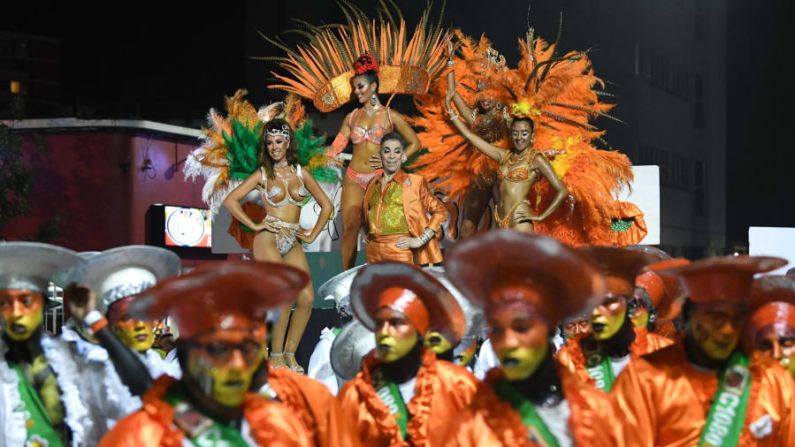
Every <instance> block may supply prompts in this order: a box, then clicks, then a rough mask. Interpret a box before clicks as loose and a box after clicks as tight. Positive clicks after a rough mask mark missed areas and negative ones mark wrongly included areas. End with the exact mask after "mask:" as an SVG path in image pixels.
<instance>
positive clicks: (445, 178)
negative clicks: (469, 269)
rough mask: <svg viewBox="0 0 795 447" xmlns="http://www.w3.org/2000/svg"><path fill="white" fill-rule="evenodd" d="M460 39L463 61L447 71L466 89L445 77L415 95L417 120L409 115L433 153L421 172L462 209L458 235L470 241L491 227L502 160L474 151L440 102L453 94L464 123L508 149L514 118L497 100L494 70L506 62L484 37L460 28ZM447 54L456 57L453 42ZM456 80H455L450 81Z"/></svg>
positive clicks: (423, 161)
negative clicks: (491, 209) (490, 211)
mask: <svg viewBox="0 0 795 447" xmlns="http://www.w3.org/2000/svg"><path fill="white" fill-rule="evenodd" d="M452 33H453V36H454V38H456V39H457V41H458V51H457V54H458V57H457V58H455V60H456V61H457V62H458V63H455V62H454V61H453V59H452V58H451V59H450V60H449V61H448V68H449V69H450V70H451V73H455V75H454V76H455V78H456V79H459V80H460V85H461V86H462V89H460V90H458V89H456V88H455V84H454V83H453V84H449V83H448V81H447V80H445V79H443V78H440V79H438V80H437V81H436V82H434V83H433V84H432V85H431V90H430V92H429V93H428V94H427V95H419V96H417V97H416V100H415V104H416V106H417V110H418V111H419V115H418V116H412V117H410V118H409V119H410V121H411V123H412V124H413V125H415V126H419V127H421V128H422V130H421V131H420V132H418V133H417V135H418V136H419V138H420V142H421V143H422V145H423V146H424V147H426V148H427V149H428V151H427V153H424V154H422V155H421V156H420V157H419V158H418V159H417V165H418V168H417V169H418V173H420V174H422V175H423V176H424V177H425V178H426V179H428V181H429V182H432V185H433V188H434V189H435V190H438V191H441V192H443V193H444V194H445V197H446V199H447V201H448V203H456V204H458V205H459V206H460V208H461V213H462V217H461V227H460V232H459V235H460V237H462V238H465V237H469V236H471V235H472V234H474V232H475V231H477V230H478V229H479V228H488V227H489V226H490V224H491V219H490V216H489V218H488V219H485V220H486V222H485V225H481V223H482V222H483V221H484V218H483V216H484V214H485V213H486V211H487V210H488V209H489V205H490V203H491V201H492V192H493V189H494V183H495V181H496V179H497V167H498V165H497V162H496V161H495V160H492V159H491V158H489V157H487V156H486V155H484V154H482V153H481V152H479V151H478V150H477V149H474V148H472V147H471V145H470V144H469V143H468V142H467V140H466V139H464V137H462V136H461V135H460V134H459V133H458V132H457V131H456V130H455V128H453V127H452V125H451V124H450V123H449V121H448V120H447V119H446V114H445V111H444V109H443V108H442V104H441V99H442V98H444V97H445V95H446V94H447V92H448V91H450V90H453V91H455V94H454V96H453V103H454V104H455V106H456V108H457V109H458V110H459V111H460V112H461V119H463V120H464V122H465V123H466V125H467V126H468V127H469V128H470V129H472V131H473V132H474V133H475V134H476V135H478V136H480V137H481V138H483V139H484V140H485V141H487V142H489V143H491V144H494V145H497V146H499V147H502V148H505V149H507V148H508V147H510V141H509V138H508V133H509V130H508V123H509V118H510V116H509V114H508V109H507V104H505V103H504V102H501V101H499V100H495V98H496V97H498V96H499V95H498V94H497V92H495V91H494V90H495V88H498V85H496V84H495V83H494V82H493V81H492V79H493V76H491V75H490V73H491V72H499V71H504V70H507V67H506V66H505V58H504V57H503V56H502V55H500V54H499V52H497V51H496V50H495V49H494V48H492V46H491V42H490V41H489V39H488V38H487V37H486V36H485V35H483V36H481V37H480V40H479V41H477V42H475V41H474V40H473V39H471V38H469V37H467V36H465V35H464V34H463V33H462V32H461V31H460V30H453V32H452ZM448 54H449V55H451V56H452V55H453V48H452V43H451V42H448ZM450 79H452V78H450Z"/></svg>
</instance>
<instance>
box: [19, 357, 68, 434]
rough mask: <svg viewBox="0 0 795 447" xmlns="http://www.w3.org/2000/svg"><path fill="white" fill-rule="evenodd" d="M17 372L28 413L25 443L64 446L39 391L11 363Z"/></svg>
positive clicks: (21, 395)
mask: <svg viewBox="0 0 795 447" xmlns="http://www.w3.org/2000/svg"><path fill="white" fill-rule="evenodd" d="M9 366H11V367H12V368H13V369H14V371H15V372H16V373H17V378H18V379H19V385H18V386H17V387H18V389H19V396H20V398H21V399H22V404H23V405H24V406H25V412H26V413H27V415H28V420H27V421H26V423H25V426H26V428H27V437H26V443H25V445H29V444H30V445H36V444H39V445H42V446H49V447H56V446H58V447H63V441H62V440H61V437H60V436H58V432H57V431H56V430H55V428H54V427H53V426H52V422H50V417H49V416H47V411H46V410H45V409H44V403H43V402H42V401H41V398H40V397H39V393H37V392H36V390H35V389H34V388H33V386H32V385H31V384H30V382H28V379H27V378H26V377H25V374H24V373H23V372H22V370H21V369H20V368H19V366H17V365H9Z"/></svg>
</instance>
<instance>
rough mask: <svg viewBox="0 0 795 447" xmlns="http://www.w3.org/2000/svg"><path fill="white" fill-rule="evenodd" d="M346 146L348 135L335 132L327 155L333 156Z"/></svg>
mask: <svg viewBox="0 0 795 447" xmlns="http://www.w3.org/2000/svg"><path fill="white" fill-rule="evenodd" d="M346 147H348V137H346V136H345V135H343V134H342V132H340V133H338V134H337V137H336V138H334V142H333V143H331V146H329V150H328V156H329V157H331V158H334V157H336V156H337V155H339V154H341V153H342V151H344V150H345V148H346Z"/></svg>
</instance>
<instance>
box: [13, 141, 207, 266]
mask: <svg viewBox="0 0 795 447" xmlns="http://www.w3.org/2000/svg"><path fill="white" fill-rule="evenodd" d="M21 136H22V140H23V144H24V153H25V159H26V162H27V164H28V166H29V167H30V168H31V169H33V170H34V172H35V177H34V180H33V188H32V191H31V195H30V203H31V208H30V212H28V213H27V214H26V215H25V216H23V217H19V218H17V219H14V220H12V221H11V222H10V223H9V225H7V226H6V227H5V228H2V229H0V236H2V237H4V238H6V239H8V240H29V239H33V237H34V235H35V233H36V231H37V229H38V228H39V227H40V225H41V224H42V223H44V222H47V221H48V220H49V221H51V220H52V219H56V218H57V219H59V221H60V225H59V229H60V231H59V232H58V237H57V238H56V239H55V240H53V241H51V242H52V243H55V244H58V245H63V246H65V247H69V248H71V249H74V250H78V251H87V250H105V249H108V248H111V247H116V246H119V245H127V244H143V243H144V242H145V215H146V210H147V209H148V208H149V206H150V205H151V204H153V203H165V204H174V205H185V206H196V207H203V206H204V205H203V203H202V202H201V187H202V183H201V182H197V183H195V184H193V183H188V182H185V181H184V177H183V175H182V168H183V166H184V160H185V157H186V156H187V155H188V153H189V152H190V151H191V150H192V149H193V148H194V144H191V142H190V140H186V138H184V137H183V138H181V139H180V141H181V142H180V143H175V142H174V141H169V140H168V139H166V137H164V136H162V135H158V134H142V133H140V132H138V134H137V135H136V133H134V132H131V131H124V130H118V131H106V130H105V131H82V132H75V131H60V132H57V133H56V132H41V131H38V132H26V133H23V134H21ZM195 144H198V141H197V142H196V143H195ZM147 157H148V158H149V159H150V160H151V162H152V163H151V168H150V169H148V170H142V167H143V166H144V161H145V160H146V158H147ZM177 163H179V165H178V166H175V165H176V164H177ZM197 263H198V262H195V261H187V262H186V263H185V264H186V265H195V264H197Z"/></svg>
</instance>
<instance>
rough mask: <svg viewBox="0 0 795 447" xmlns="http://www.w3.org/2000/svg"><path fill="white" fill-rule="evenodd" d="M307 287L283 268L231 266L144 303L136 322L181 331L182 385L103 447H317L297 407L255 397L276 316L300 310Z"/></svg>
mask: <svg viewBox="0 0 795 447" xmlns="http://www.w3.org/2000/svg"><path fill="white" fill-rule="evenodd" d="M308 280H309V278H308V277H307V275H306V273H303V272H301V271H299V270H297V269H294V268H292V267H289V266H286V265H284V264H271V263H251V262H245V263H242V262H234V263H232V262H228V263H225V264H223V265H221V266H216V265H212V266H209V267H205V268H201V267H200V268H198V269H197V270H195V271H193V272H191V273H189V274H187V275H184V276H181V277H176V278H172V279H169V280H166V281H163V282H161V283H159V284H157V285H156V286H155V287H153V288H151V289H149V290H147V291H145V292H144V293H142V294H141V295H139V296H138V298H137V299H136V300H135V301H134V302H133V303H132V304H131V305H130V313H131V314H132V315H133V316H135V317H136V318H142V319H144V318H145V319H156V318H163V317H165V316H166V315H170V316H171V317H172V318H173V319H174V321H175V323H176V325H177V327H178V328H179V332H180V338H179V341H178V342H177V348H176V349H177V353H178V357H179V359H180V363H181V365H182V368H183V377H182V379H181V380H179V381H177V380H175V379H172V378H171V377H169V376H162V377H161V378H160V379H158V380H157V381H156V382H155V383H154V385H153V386H152V388H151V389H150V390H149V391H148V392H147V393H146V394H145V395H144V397H143V401H144V407H143V408H142V409H141V410H139V411H137V412H135V413H133V414H131V415H129V416H127V417H126V418H124V419H122V420H121V421H119V423H118V424H117V425H116V426H115V427H114V428H113V429H112V430H111V431H110V432H108V434H107V435H106V436H105V438H103V440H102V442H101V444H100V445H101V446H114V447H115V446H142V445H146V446H166V445H168V446H173V445H182V444H183V442H184V441H188V440H189V441H191V442H192V443H193V444H196V445H204V444H203V443H205V442H209V443H221V442H224V441H225V442H227V443H229V445H261V446H266V445H274V444H276V443H279V445H284V446H310V445H314V443H313V441H312V439H311V437H310V434H309V433H308V431H307V429H306V428H305V426H304V425H303V424H302V422H301V420H300V419H298V418H297V417H295V416H294V415H293V412H292V410H290V409H289V407H287V406H286V405H284V404H282V403H281V402H279V401H278V400H275V399H269V398H267V397H265V396H263V395H259V394H254V393H251V392H249V391H248V390H249V387H250V386H251V385H252V380H253V376H254V374H255V371H257V369H258V368H259V367H260V366H261V365H262V362H263V360H264V358H265V348H264V343H263V342H262V339H263V338H264V332H265V326H264V324H263V323H264V321H265V314H266V312H267V310H268V309H271V308H274V307H278V306H280V305H282V304H285V303H287V302H290V301H291V300H295V299H296V297H297V295H298V293H299V292H300V291H301V290H302V289H303V288H304V287H305V286H306V284H307V282H308Z"/></svg>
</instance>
